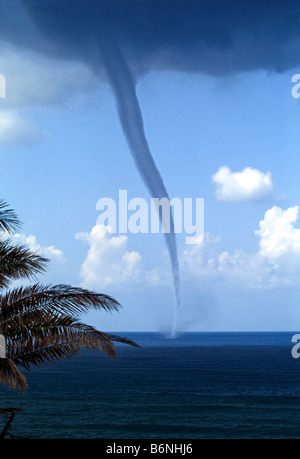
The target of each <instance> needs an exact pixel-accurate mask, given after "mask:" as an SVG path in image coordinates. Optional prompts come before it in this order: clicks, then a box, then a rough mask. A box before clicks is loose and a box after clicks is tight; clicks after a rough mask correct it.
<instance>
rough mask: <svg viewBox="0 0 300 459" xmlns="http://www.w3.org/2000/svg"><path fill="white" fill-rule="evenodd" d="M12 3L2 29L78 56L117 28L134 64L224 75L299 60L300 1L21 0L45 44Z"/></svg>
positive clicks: (21, 40) (89, 55)
mask: <svg viewBox="0 0 300 459" xmlns="http://www.w3.org/2000/svg"><path fill="white" fill-rule="evenodd" d="M3 3H4V5H3ZM10 3H11V2H7V1H4V0H2V5H3V6H2V9H4V10H6V13H5V14H4V16H2V19H0V21H1V22H0V26H1V35H2V36H4V37H6V38H7V39H10V40H12V41H14V42H19V44H20V45H25V46H28V47H30V46H31V47H34V48H40V49H41V50H44V51H47V52H51V53H54V54H56V55H61V56H68V57H73V58H78V59H80V60H89V59H91V58H92V51H93V46H92V43H93V42H94V41H95V39H96V40H98V41H103V40H104V41H105V40H106V39H107V35H109V36H111V35H114V37H115V38H116V40H117V41H118V42H119V44H120V45H121V46H122V49H123V51H124V53H125V54H126V57H127V59H129V61H130V65H131V66H132V67H133V68H134V69H135V70H136V71H146V70H149V69H173V70H182V71H189V72H206V73H211V74H215V75H219V74H226V73H229V72H236V71H247V70H253V69H265V70H273V71H284V70H286V69H288V68H292V67H295V66H296V65H297V64H299V61H300V21H299V17H300V6H299V1H298V0H289V1H287V2H284V1H282V0H269V1H268V0H265V1H261V0H22V4H23V6H24V7H25V9H26V11H27V12H28V13H29V16H30V17H31V18H32V20H33V22H34V23H35V24H36V25H37V27H38V29H39V30H40V31H41V32H42V36H43V38H46V39H47V43H45V42H43V41H39V40H37V39H36V37H34V38H33V39H32V40H31V39H30V28H29V27H28V28H27V29H26V27H25V22H24V20H23V22H22V19H20V17H18V15H15V14H14V12H13V9H14V8H13V6H7V5H8V4H10ZM15 3H16V2H15V0H14V1H12V3H11V4H12V5H13V4H15ZM5 16H6V17H5ZM14 24H17V28H16V26H14Z"/></svg>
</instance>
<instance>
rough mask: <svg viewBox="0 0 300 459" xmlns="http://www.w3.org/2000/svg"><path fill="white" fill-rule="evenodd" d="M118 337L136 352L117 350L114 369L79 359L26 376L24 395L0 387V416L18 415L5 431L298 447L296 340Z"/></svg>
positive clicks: (270, 336) (278, 336) (91, 355)
mask: <svg viewBox="0 0 300 459" xmlns="http://www.w3.org/2000/svg"><path fill="white" fill-rule="evenodd" d="M120 334H121V335H122V336H127V337H128V338H130V339H133V340H134V341H135V342H136V343H138V344H139V345H140V347H137V348H135V347H131V346H127V345H123V344H118V345H117V347H116V349H117V354H118V358H117V359H116V360H110V359H109V358H108V357H106V356H105V355H104V354H102V353H100V352H83V354H82V355H80V356H78V357H76V358H72V359H67V360H62V361H58V362H56V363H51V364H48V365H46V366H44V367H41V368H32V370H31V371H29V372H27V371H26V372H25V374H26V377H27V380H28V384H29V389H28V390H27V391H26V392H23V393H20V392H17V391H13V390H11V389H8V388H6V387H4V386H0V408H3V407H15V408H16V407H17V408H21V409H22V412H20V413H17V414H16V416H15V418H14V420H13V422H12V424H11V426H10V429H9V432H10V433H11V434H13V435H14V436H15V437H17V438H19V437H21V438H31V439H109V440H110V439H111V440H118V439H120V440H121V439H148V440H149V439H152V440H155V441H159V440H169V439H174V441H175V440H176V441H179V440H183V441H184V440H188V439H190V440H192V439H194V440H196V439H296V438H300V359H295V358H293V356H292V354H291V350H292V347H293V346H294V344H292V342H291V340H292V336H293V335H294V334H295V332H284V333H213V332H211V333H181V334H179V335H178V336H177V337H176V338H175V339H169V338H168V336H166V335H164V334H162V333H124V332H122V333H120ZM2 418H3V419H2ZM6 421H7V419H5V418H4V417H3V416H0V423H1V422H2V424H3V423H4V422H6ZM0 427H1V424H0Z"/></svg>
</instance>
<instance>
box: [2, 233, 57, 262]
mask: <svg viewBox="0 0 300 459" xmlns="http://www.w3.org/2000/svg"><path fill="white" fill-rule="evenodd" d="M11 238H12V239H13V240H14V241H15V242H17V243H19V244H23V245H26V246H28V247H29V248H30V250H32V251H33V252H37V253H38V255H40V256H42V257H46V258H49V259H50V260H52V261H58V262H60V263H61V262H64V261H65V257H64V253H63V251H62V250H60V249H57V248H56V247H55V246H54V245H49V246H42V245H40V244H39V243H38V241H37V238H36V236H34V235H33V234H31V235H30V236H26V235H25V234H20V233H16V234H14V235H13V236H11Z"/></svg>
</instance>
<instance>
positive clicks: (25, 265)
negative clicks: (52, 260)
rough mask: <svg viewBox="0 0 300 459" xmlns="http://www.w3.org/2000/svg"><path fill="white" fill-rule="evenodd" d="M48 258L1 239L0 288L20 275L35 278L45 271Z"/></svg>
mask: <svg viewBox="0 0 300 459" xmlns="http://www.w3.org/2000/svg"><path fill="white" fill-rule="evenodd" d="M47 263H48V260H47V259H46V258H44V257H40V256H39V255H37V254H36V253H34V252H32V251H31V250H29V249H28V248H27V247H25V246H23V245H17V244H13V243H11V242H10V241H9V240H7V239H6V240H0V288H1V287H2V288H3V287H7V286H8V285H9V283H10V282H11V281H12V280H15V279H19V278H20V277H27V278H34V277H35V275H36V274H38V273H41V272H43V271H45V268H46V265H47Z"/></svg>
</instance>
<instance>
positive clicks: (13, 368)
mask: <svg viewBox="0 0 300 459" xmlns="http://www.w3.org/2000/svg"><path fill="white" fill-rule="evenodd" d="M0 381H1V382H2V383H3V384H5V385H7V386H10V387H11V388H12V389H16V388H18V389H19V390H20V391H24V390H26V389H27V388H28V384H27V380H26V378H25V376H24V375H23V373H22V372H21V371H20V370H19V369H18V367H17V365H16V363H15V362H13V361H12V360H11V359H2V358H0Z"/></svg>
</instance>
